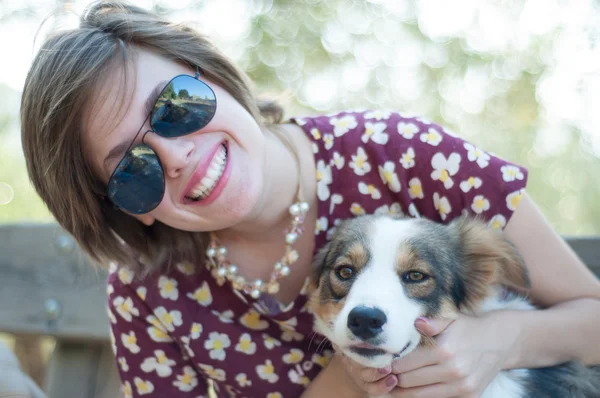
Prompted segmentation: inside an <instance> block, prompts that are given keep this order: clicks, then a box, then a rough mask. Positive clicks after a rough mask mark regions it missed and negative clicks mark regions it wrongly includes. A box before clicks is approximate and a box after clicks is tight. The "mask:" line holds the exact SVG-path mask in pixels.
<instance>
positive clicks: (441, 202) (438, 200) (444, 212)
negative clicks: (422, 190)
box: [433, 192, 452, 220]
mask: <svg viewBox="0 0 600 398" xmlns="http://www.w3.org/2000/svg"><path fill="white" fill-rule="evenodd" d="M433 205H434V206H435V209H436V210H437V211H438V212H439V213H440V216H441V217H442V220H445V219H446V217H448V213H450V212H451V211H452V207H451V206H450V202H449V201H448V198H447V197H445V196H443V197H440V194H439V193H437V192H436V193H434V194H433Z"/></svg>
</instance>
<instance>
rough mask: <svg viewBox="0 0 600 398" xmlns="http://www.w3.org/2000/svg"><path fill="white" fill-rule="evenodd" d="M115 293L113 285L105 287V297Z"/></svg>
mask: <svg viewBox="0 0 600 398" xmlns="http://www.w3.org/2000/svg"><path fill="white" fill-rule="evenodd" d="M114 292H115V287H114V286H113V285H106V295H107V296H110V295H111V294H113V293H114Z"/></svg>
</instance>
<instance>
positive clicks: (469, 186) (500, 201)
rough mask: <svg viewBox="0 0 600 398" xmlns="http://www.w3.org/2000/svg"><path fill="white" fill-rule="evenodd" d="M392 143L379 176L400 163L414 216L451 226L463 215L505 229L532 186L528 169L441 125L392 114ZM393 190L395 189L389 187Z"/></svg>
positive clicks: (402, 194)
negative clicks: (466, 139)
mask: <svg viewBox="0 0 600 398" xmlns="http://www.w3.org/2000/svg"><path fill="white" fill-rule="evenodd" d="M387 130H388V131H389V137H390V140H389V142H388V143H387V145H385V146H384V147H385V155H384V156H382V157H381V158H380V159H379V163H380V164H379V166H380V167H379V170H380V175H381V177H382V180H383V181H385V171H386V167H387V169H391V164H390V163H388V162H390V161H392V162H394V163H395V164H394V166H396V168H397V170H398V172H397V175H398V176H399V180H400V181H399V182H400V184H401V185H402V187H401V188H402V189H401V192H399V196H400V197H401V199H402V201H403V202H404V203H406V204H408V209H407V210H408V212H409V213H413V214H411V215H413V216H423V217H427V218H430V219H433V220H436V221H440V222H449V221H450V220H452V219H454V218H456V217H458V216H460V215H461V214H463V213H468V214H472V215H477V216H479V217H481V218H483V219H485V220H487V221H488V222H489V225H490V226H492V227H495V228H500V229H502V228H504V227H505V226H506V223H507V222H508V220H509V219H510V217H511V216H512V214H513V212H514V211H515V209H516V207H517V205H518V203H519V201H520V199H521V197H522V195H523V193H524V192H525V185H526V182H527V170H526V169H525V168H524V167H521V166H519V165H516V164H513V163H511V162H509V161H506V160H504V159H502V158H500V157H498V156H496V155H493V154H492V153H490V152H486V151H485V150H483V149H481V148H478V147H476V146H475V145H473V144H472V143H470V142H467V141H465V140H463V139H461V138H459V137H457V136H456V135H455V134H453V133H452V132H450V131H448V130H447V129H445V128H443V127H442V126H439V125H437V124H435V123H431V122H428V121H426V120H422V119H419V118H406V117H403V116H401V115H400V114H392V115H390V118H389V120H388V123H387ZM387 185H388V187H389V186H390V184H387Z"/></svg>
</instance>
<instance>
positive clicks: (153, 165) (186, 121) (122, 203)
mask: <svg viewBox="0 0 600 398" xmlns="http://www.w3.org/2000/svg"><path fill="white" fill-rule="evenodd" d="M199 77H200V72H199V71H197V72H196V76H190V75H178V76H175V77H174V78H173V79H171V80H170V81H169V83H167V85H166V86H165V87H164V88H163V89H162V91H161V92H160V93H159V94H158V98H157V99H156V101H155V102H154V106H152V110H151V111H150V113H149V114H148V116H147V117H146V119H145V120H144V123H143V124H142V127H140V129H139V131H138V132H137V134H136V135H135V137H134V138H133V141H132V142H131V144H129V148H128V149H127V151H126V152H125V155H124V156H123V158H122V159H121V161H120V162H119V164H118V166H117V167H116V168H115V171H113V173H112V176H111V177H110V179H109V180H108V188H107V191H108V193H107V194H108V198H109V199H110V201H111V202H112V203H113V204H114V205H115V206H117V207H118V208H120V209H122V210H125V211H126V212H128V213H132V214H144V213H148V212H150V211H152V210H154V209H155V208H156V206H158V204H159V203H160V202H161V201H162V198H163V195H164V194H165V173H164V169H163V167H162V165H161V163H160V159H159V157H158V155H157V154H156V152H154V151H153V150H152V148H150V147H149V146H147V145H145V144H144V143H143V142H144V138H145V136H146V134H148V133H149V132H153V133H155V134H158V135H159V136H161V137H165V138H175V137H181V136H184V135H187V134H190V133H193V132H195V131H198V130H200V129H202V128H203V127H205V126H206V125H207V124H208V123H209V122H210V121H211V120H212V118H213V116H214V115H215V111H216V109H217V98H216V97H215V93H214V91H213V90H212V89H211V88H210V87H208V85H207V84H206V83H204V82H203V81H201V80H200V79H199ZM148 119H150V130H147V131H146V132H144V134H143V137H142V143H141V144H139V145H136V146H134V147H133V148H132V145H133V143H134V142H135V140H136V139H137V137H138V135H139V134H140V132H141V131H142V129H143V128H144V126H145V125H146V122H147V121H148Z"/></svg>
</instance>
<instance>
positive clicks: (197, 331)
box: [190, 322, 202, 340]
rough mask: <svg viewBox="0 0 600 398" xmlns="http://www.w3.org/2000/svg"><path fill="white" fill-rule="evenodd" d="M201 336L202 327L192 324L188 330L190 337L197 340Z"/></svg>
mask: <svg viewBox="0 0 600 398" xmlns="http://www.w3.org/2000/svg"><path fill="white" fill-rule="evenodd" d="M201 334H202V325H201V324H199V323H197V322H194V323H192V327H191V328H190V337H191V338H192V339H194V340H195V339H199V338H200V335H201Z"/></svg>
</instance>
